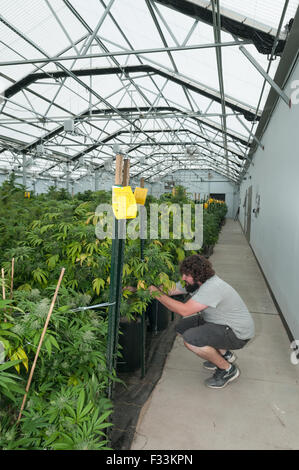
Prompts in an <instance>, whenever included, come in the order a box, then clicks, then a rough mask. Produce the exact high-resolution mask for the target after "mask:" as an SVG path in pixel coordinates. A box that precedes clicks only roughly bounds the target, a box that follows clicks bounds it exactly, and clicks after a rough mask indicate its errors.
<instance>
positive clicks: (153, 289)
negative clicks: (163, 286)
mask: <svg viewBox="0 0 299 470" xmlns="http://www.w3.org/2000/svg"><path fill="white" fill-rule="evenodd" d="M148 290H149V291H150V293H151V294H152V293H153V292H160V290H159V289H158V288H157V287H156V286H149V288H148Z"/></svg>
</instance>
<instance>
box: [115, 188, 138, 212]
mask: <svg viewBox="0 0 299 470" xmlns="http://www.w3.org/2000/svg"><path fill="white" fill-rule="evenodd" d="M112 209H113V213H114V215H115V217H116V218H117V219H118V220H120V219H134V218H135V217H136V215H137V205H136V201H135V197H134V194H133V192H132V189H131V186H113V187H112Z"/></svg>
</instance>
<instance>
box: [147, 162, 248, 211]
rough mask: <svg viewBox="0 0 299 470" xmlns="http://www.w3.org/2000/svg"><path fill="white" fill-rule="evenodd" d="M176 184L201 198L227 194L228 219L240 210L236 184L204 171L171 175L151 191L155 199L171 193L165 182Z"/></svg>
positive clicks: (179, 172)
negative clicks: (214, 194)
mask: <svg viewBox="0 0 299 470" xmlns="http://www.w3.org/2000/svg"><path fill="white" fill-rule="evenodd" d="M209 173H210V174H211V175H212V178H210V179H209V178H208V174H209ZM172 179H173V181H174V182H175V185H182V186H184V187H185V188H186V189H187V192H188V193H191V195H192V196H194V194H195V193H196V194H198V193H200V198H201V199H202V198H205V197H207V196H208V195H209V194H211V193H212V194H213V193H218V194H219V193H221V194H223V193H224V194H225V202H226V204H227V206H228V212H227V215H226V216H227V217H234V216H235V213H236V211H237V208H238V198H239V191H238V188H237V186H236V185H235V184H233V183H231V182H230V181H229V180H228V179H227V178H225V177H224V176H222V175H220V174H218V173H216V172H213V171H210V172H208V171H204V170H192V171H191V170H178V171H176V172H174V173H172V174H171V175H168V176H165V177H164V178H163V179H162V180H161V182H157V183H153V184H152V185H151V189H150V191H149V193H150V194H152V195H153V196H155V197H159V196H160V195H161V194H163V193H165V192H169V191H170V190H169V189H165V182H167V181H171V180H172Z"/></svg>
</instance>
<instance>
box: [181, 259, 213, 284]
mask: <svg viewBox="0 0 299 470" xmlns="http://www.w3.org/2000/svg"><path fill="white" fill-rule="evenodd" d="M180 273H181V274H187V275H189V276H192V277H193V279H194V282H198V281H199V282H202V283H203V282H205V281H207V280H208V279H210V277H212V276H214V274H215V271H214V269H213V268H212V264H211V263H210V261H209V260H207V258H205V257H204V256H202V255H191V256H188V257H187V258H185V259H184V260H183V261H182V262H181V264H180Z"/></svg>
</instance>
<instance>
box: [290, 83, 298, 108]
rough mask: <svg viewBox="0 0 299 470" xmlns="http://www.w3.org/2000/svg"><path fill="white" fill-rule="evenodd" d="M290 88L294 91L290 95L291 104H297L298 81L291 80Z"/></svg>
mask: <svg viewBox="0 0 299 470" xmlns="http://www.w3.org/2000/svg"><path fill="white" fill-rule="evenodd" d="M291 88H292V90H294V91H293V92H292V93H291V102H292V104H298V103H299V80H293V81H292V82H291Z"/></svg>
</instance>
